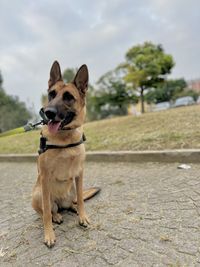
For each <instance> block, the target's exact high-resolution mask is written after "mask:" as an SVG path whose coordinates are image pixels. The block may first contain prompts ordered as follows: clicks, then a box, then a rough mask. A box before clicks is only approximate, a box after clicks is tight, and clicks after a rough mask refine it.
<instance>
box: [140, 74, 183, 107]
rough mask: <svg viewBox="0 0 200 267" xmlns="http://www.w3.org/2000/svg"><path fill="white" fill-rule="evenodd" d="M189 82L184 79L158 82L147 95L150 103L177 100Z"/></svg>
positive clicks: (146, 97)
mask: <svg viewBox="0 0 200 267" xmlns="http://www.w3.org/2000/svg"><path fill="white" fill-rule="evenodd" d="M186 87H187V83H186V81H185V80H184V79H176V80H167V81H165V82H162V83H158V84H157V85H156V86H155V88H153V89H151V90H149V92H148V93H147V94H146V95H145V99H146V100H147V102H148V103H160V102H164V101H171V100H175V99H176V98H177V97H179V96H181V94H183V93H184V89H185V88H186Z"/></svg>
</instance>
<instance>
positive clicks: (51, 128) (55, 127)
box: [48, 121, 61, 134]
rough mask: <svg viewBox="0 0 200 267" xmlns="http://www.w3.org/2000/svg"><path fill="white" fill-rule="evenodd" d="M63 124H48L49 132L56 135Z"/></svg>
mask: <svg viewBox="0 0 200 267" xmlns="http://www.w3.org/2000/svg"><path fill="white" fill-rule="evenodd" d="M60 124H61V122H60V121H59V122H49V123H48V130H49V132H50V133H51V134H56V133H57V131H58V129H59V127H60Z"/></svg>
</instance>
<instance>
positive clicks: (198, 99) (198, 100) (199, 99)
mask: <svg viewBox="0 0 200 267" xmlns="http://www.w3.org/2000/svg"><path fill="white" fill-rule="evenodd" d="M196 103H197V104H198V105H200V96H198V98H197V102H196Z"/></svg>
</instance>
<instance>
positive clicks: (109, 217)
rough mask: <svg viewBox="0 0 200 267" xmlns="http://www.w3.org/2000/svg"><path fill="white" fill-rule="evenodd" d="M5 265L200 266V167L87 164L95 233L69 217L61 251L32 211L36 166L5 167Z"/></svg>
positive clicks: (1, 251)
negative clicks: (47, 241)
mask: <svg viewBox="0 0 200 267" xmlns="http://www.w3.org/2000/svg"><path fill="white" fill-rule="evenodd" d="M0 173H1V176H0V210H1V216H0V222H1V223H0V239H1V241H0V266H5V267H6V266H20V267H21V266H56V267H57V266H58V267H62V266H70V267H73V266H87V267H89V266H91V267H95V266H123V267H126V266H140V267H141V266H159V267H160V266H171V267H177V266H200V217H199V215H200V165H192V169H190V170H179V169H177V164H155V163H154V164H151V163H145V164H131V163H129V164H124V163H117V164H114V163H109V164H108V163H87V165H86V174H85V177H87V179H85V182H86V185H87V186H92V185H98V186H101V187H102V192H101V194H100V195H98V196H96V198H94V199H92V200H90V201H88V202H87V203H86V209H87V211H88V214H89V216H90V219H91V221H92V225H91V226H90V228H89V229H87V230H85V229H82V228H81V227H79V226H78V225H77V218H76V215H74V214H72V213H69V212H68V213H67V212H64V223H63V224H62V225H55V231H56V236H57V243H56V246H55V247H54V248H52V249H48V248H47V247H45V246H44V244H43V228H42V222H41V219H40V218H38V216H37V214H35V212H34V211H33V210H32V209H31V205H30V193H31V189H32V186H33V183H34V181H35V177H36V166H35V164H31V163H29V164H28V163H27V164H24V163H23V164H22V163H21V164H20V163H18V164H17V163H1V164H0Z"/></svg>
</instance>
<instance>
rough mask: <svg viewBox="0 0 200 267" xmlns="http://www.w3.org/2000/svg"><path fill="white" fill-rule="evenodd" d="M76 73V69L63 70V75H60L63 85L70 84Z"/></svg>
mask: <svg viewBox="0 0 200 267" xmlns="http://www.w3.org/2000/svg"><path fill="white" fill-rule="evenodd" d="M77 71H78V69H77V68H68V69H66V70H64V72H63V75H62V77H63V80H64V82H65V83H70V82H72V81H73V79H74V77H75V75H76V73H77Z"/></svg>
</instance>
